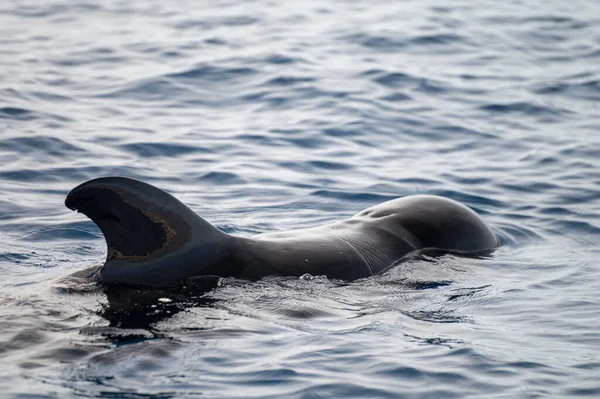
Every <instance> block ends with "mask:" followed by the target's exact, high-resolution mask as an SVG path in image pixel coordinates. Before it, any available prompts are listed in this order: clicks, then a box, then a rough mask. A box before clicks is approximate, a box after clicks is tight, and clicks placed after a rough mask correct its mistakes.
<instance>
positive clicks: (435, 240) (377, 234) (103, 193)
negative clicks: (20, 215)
mask: <svg viewBox="0 0 600 399" xmlns="http://www.w3.org/2000/svg"><path fill="white" fill-rule="evenodd" d="M65 205H66V206H67V208H69V209H71V210H74V211H77V212H80V213H83V214H84V215H86V216H87V217H88V218H89V219H91V220H92V221H93V222H94V223H95V224H96V225H97V226H98V227H99V228H100V230H101V232H102V234H103V235H104V238H105V240H106V246H107V255H106V260H105V261H104V263H103V264H102V265H101V266H100V267H98V268H97V270H96V271H95V272H94V273H92V274H91V275H90V278H93V279H95V280H96V281H99V282H101V283H106V284H123V285H133V286H149V287H170V286H184V285H185V284H188V283H189V282H190V281H194V280H195V279H202V278H208V277H232V278H240V279H248V280H258V279H261V278H263V277H266V276H272V275H274V276H303V275H306V274H308V275H312V276H322V275H324V276H327V277H328V278H330V279H339V280H345V281H352V280H357V279H360V278H364V277H369V276H373V275H377V274H380V273H383V272H385V271H386V270H388V269H389V268H391V267H393V266H394V265H397V264H398V263H399V262H400V263H401V262H402V260H403V259H405V258H406V257H407V256H409V255H410V254H413V253H416V252H419V251H426V250H433V251H434V252H435V251H442V252H451V253H464V254H469V253H482V252H486V253H487V252H491V251H493V250H494V249H495V248H496V247H497V246H498V245H499V241H498V238H497V236H496V235H495V234H494V232H493V231H492V229H491V228H490V227H489V226H488V225H487V224H486V223H485V222H484V221H483V219H482V218H481V217H480V216H479V215H478V214H477V213H476V212H475V211H473V210H472V209H470V208H469V207H467V206H465V205H463V204H461V203H459V202H457V201H454V200H452V199H449V198H445V197H440V196H435V195H412V196H406V197H401V198H397V199H393V200H390V201H386V202H383V203H380V204H377V205H374V206H371V207H369V208H367V209H365V210H363V211H360V212H359V213H357V214H355V215H354V216H352V217H350V218H348V219H346V220H341V221H336V222H333V223H329V224H325V225H322V226H317V227H312V228H306V229H298V230H290V231H283V232H271V233H265V234H259V235H256V236H252V237H242V236H235V235H231V234H227V233H225V232H223V231H221V230H219V229H218V228H216V227H215V226H213V225H212V224H210V223H209V222H207V221H206V220H204V219H203V218H201V217H200V216H198V215H197V214H196V213H195V212H194V211H193V210H191V209H190V208H189V207H187V206H186V205H184V204H183V203H182V202H180V201H179V200H178V199H177V198H175V197H174V196H172V195H171V194H169V193H167V192H166V191H164V190H162V189H160V188H158V187H155V186H153V185H151V184H148V183H145V182H142V181H139V180H135V179H131V178H127V177H112V176H111V177H100V178H96V179H93V180H90V181H87V182H85V183H83V184H80V185H79V186H77V187H75V188H74V189H72V190H71V191H70V192H69V194H68V195H67V197H66V199H65Z"/></svg>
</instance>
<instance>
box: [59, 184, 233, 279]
mask: <svg viewBox="0 0 600 399" xmlns="http://www.w3.org/2000/svg"><path fill="white" fill-rule="evenodd" d="M65 205H66V206H67V207H68V208H69V209H72V210H76V211H78V212H81V213H83V214H85V215H86V216H87V217H89V218H90V219H91V220H92V221H93V222H94V223H96V225H98V227H99V228H100V230H102V234H104V237H105V239H106V244H107V247H108V252H107V257H106V263H105V265H104V267H103V269H102V271H101V276H100V280H101V281H105V282H115V283H128V284H142V285H173V284H179V283H183V282H184V281H185V279H186V278H187V277H191V276H193V275H197V273H200V272H201V271H202V269H203V266H204V265H203V263H206V264H209V263H210V264H212V263H213V261H214V257H215V256H216V255H215V251H216V250H218V249H219V248H220V247H221V246H222V245H221V244H223V242H224V241H226V237H228V236H227V235H226V234H224V233H222V232H221V231H219V230H218V229H217V228H215V227H214V226H212V225H211V224H210V223H208V222H207V221H205V220H204V219H202V218H200V217H199V216H198V215H196V214H195V213H194V212H193V211H192V210H191V209H190V208H188V207H187V206H186V205H184V204H183V203H181V202H180V201H179V200H178V199H177V198H175V197H173V196H172V195H171V194H169V193H167V192H165V191H163V190H161V189H159V188H157V187H154V186H152V185H150V184H147V183H143V182H141V181H138V180H134V179H129V178H125V177H102V178H98V179H94V180H90V181H88V182H86V183H83V184H81V185H79V186H77V187H75V188H74V189H73V190H71V192H70V193H69V194H68V196H67V198H66V200H65ZM192 254H193V256H191V255H192ZM195 269H196V270H195ZM200 274H201V273H200Z"/></svg>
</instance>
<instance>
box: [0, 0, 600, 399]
mask: <svg viewBox="0 0 600 399" xmlns="http://www.w3.org/2000/svg"><path fill="white" fill-rule="evenodd" d="M0 43H1V45H0V194H1V195H0V287H1V288H0V396H2V397H18V398H33V397H35V398H45V397H48V398H51V397H60V398H65V397H102V398H179V397H190V398H191V397H207V398H218V397H219V398H234V397H237V398H282V397H285V398H321V397H322V398H345V397H369V398H540V397H557V398H576V397H577V398H579V397H600V249H599V245H598V244H599V242H600V3H599V2H597V1H593V0H571V1H562V0H561V1H559V0H552V1H542V0H523V1H509V2H498V1H489V0H488V1H479V2H471V1H466V0H465V1H452V2H448V1H441V0H430V1H417V0H412V1H401V2H400V1H372V2H367V1H364V2H359V1H339V0H322V1H318V2H316V1H315V2H296V1H289V2H283V1H269V0H256V1H195V2H192V1H187V2H186V1H156V0H145V1H122V0H107V1H102V2H100V1H83V0H47V1H35V0H28V1H21V0H7V1H4V2H2V4H1V5H0ZM105 175H123V176H129V177H133V178H138V179H141V180H144V181H147V182H149V183H152V184H154V185H157V186H159V187H161V188H163V189H166V190H168V191H169V192H171V193H173V194H174V195H176V196H177V197H178V198H180V199H181V200H182V201H183V202H184V203H186V204H188V205H189V206H190V207H191V208H192V209H194V211H196V212H197V213H198V214H200V215H201V216H202V217H204V218H205V219H207V220H208V221H210V222H212V223H213V224H215V225H216V226H218V227H219V228H220V229H222V230H224V231H227V232H228V233H233V234H238V235H245V236H248V235H253V234H256V233H261V232H268V231H277V230H286V229H293V228H303V227H310V226H315V225H319V224H322V223H326V222H330V221H334V220H338V219H342V218H346V217H349V216H351V215H352V214H354V213H356V212H358V211H360V210H362V209H364V208H366V207H369V206H371V205H374V204H377V203H379V202H382V201H385V200H388V199H391V198H395V197H399V196H404V195H410V194H417V193H427V194H437V195H443V196H447V197H450V198H453V199H455V200H458V201H461V202H463V203H465V204H467V205H468V206H470V207H471V208H473V209H475V210H476V211H477V212H478V213H479V214H481V215H482V217H483V218H484V219H485V220H486V221H487V222H488V223H489V224H490V225H491V226H492V227H493V229H494V231H495V232H496V233H497V234H498V236H499V237H500V238H501V240H502V243H503V246H502V247H501V248H500V249H499V250H498V251H496V252H495V253H494V254H493V255H492V256H491V257H490V258H484V259H463V258H456V257H453V256H442V257H439V258H432V259H428V258H423V259H415V260H414V261H412V262H407V263H404V264H402V265H400V266H398V267H396V268H395V269H393V270H392V271H390V272H389V273H387V274H385V275H382V276H376V277H372V278H367V279H364V280H361V281H357V282H352V283H345V282H340V281H333V280H328V279H327V278H325V277H320V276H314V278H312V279H311V278H303V279H297V278H265V279H263V280H261V281H257V282H245V281H236V280H232V279H223V280H221V281H220V282H219V286H218V287H217V288H215V289H213V290H210V291H208V292H204V291H199V292H183V293H181V292H152V291H142V290H130V292H128V291H125V292H122V291H119V292H111V291H110V289H106V288H105V287H98V286H95V285H93V284H83V283H80V282H75V281H72V280H69V279H68V278H67V279H65V276H67V275H69V274H70V273H72V272H75V271H77V270H80V269H83V268H85V267H88V266H90V265H94V264H99V263H102V260H103V258H104V257H105V251H106V249H105V243H104V240H103V237H102V234H101V233H100V231H99V230H98V229H97V228H96V226H95V225H94V224H93V223H92V222H90V221H89V220H87V219H86V218H85V217H84V216H83V215H80V214H76V213H73V212H71V211H69V210H68V209H67V208H65V207H64V205H63V201H64V197H65V195H66V194H67V192H68V191H69V190H70V189H71V188H72V187H74V186H75V185H77V184H79V183H81V182H83V181H85V180H87V179H91V178H94V177H98V176H105Z"/></svg>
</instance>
